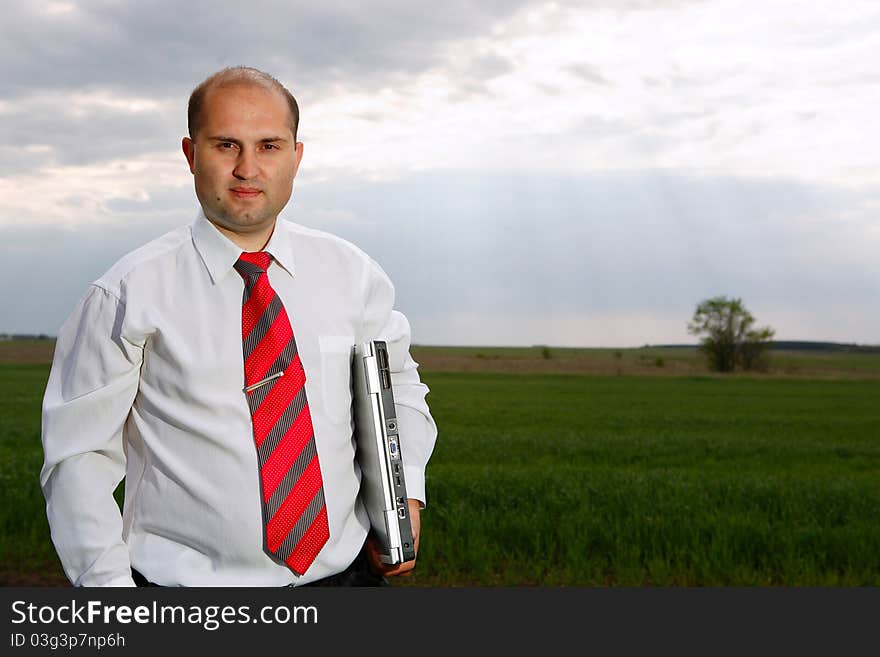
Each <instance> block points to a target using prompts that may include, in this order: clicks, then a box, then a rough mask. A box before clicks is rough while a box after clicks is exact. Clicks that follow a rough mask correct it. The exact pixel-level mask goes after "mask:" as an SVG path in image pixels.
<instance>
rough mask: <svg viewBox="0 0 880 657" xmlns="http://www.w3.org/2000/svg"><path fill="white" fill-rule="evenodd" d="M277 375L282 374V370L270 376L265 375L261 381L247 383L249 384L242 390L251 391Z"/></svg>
mask: <svg viewBox="0 0 880 657" xmlns="http://www.w3.org/2000/svg"><path fill="white" fill-rule="evenodd" d="M279 376H284V372H278V374H273V375H272V376H267V377H266V378H265V379H263V380H262V381H257V382H256V383H254V384H253V385H249V386H247V387H246V388H245V389H244V391H245V392H251V391H253V390H256V389H257V388H259V387H260V386H261V385H264V384H266V383H269V381H272V380H273V379H277V378H278V377H279Z"/></svg>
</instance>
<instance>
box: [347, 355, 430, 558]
mask: <svg viewBox="0 0 880 657" xmlns="http://www.w3.org/2000/svg"><path fill="white" fill-rule="evenodd" d="M352 369H353V376H352V382H353V393H354V425H355V431H354V434H355V440H356V443H357V461H358V464H359V465H360V467H361V488H360V493H359V495H360V497H361V499H362V501H363V503H364V506H365V507H366V510H367V514H368V515H369V517H370V525H371V526H372V530H373V533H374V535H375V537H376V539H377V542H378V544H379V546H380V549H381V552H382V561H383V562H384V563H387V564H397V563H401V562H404V561H411V560H412V559H415V545H414V541H413V535H412V525H411V524H410V517H409V504H408V502H407V499H408V498H407V494H406V480H405V479H404V474H403V457H402V453H401V444H400V434H399V431H398V424H397V417H396V413H395V410H394V393H393V391H392V387H391V370H390V368H389V364H388V350H387V345H386V344H385V342H384V341H382V340H372V341H369V342H363V343H360V344H358V345H355V349H354V361H353V368H352Z"/></svg>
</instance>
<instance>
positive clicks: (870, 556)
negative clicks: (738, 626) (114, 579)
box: [0, 348, 880, 586]
mask: <svg viewBox="0 0 880 657" xmlns="http://www.w3.org/2000/svg"><path fill="white" fill-rule="evenodd" d="M429 349H432V350H433V353H427V350H429ZM585 351H589V350H572V352H571V353H568V354H566V353H565V351H564V350H552V351H551V353H550V354H549V355H548V354H547V353H546V352H544V351H542V350H541V349H539V348H536V349H533V350H514V351H512V352H510V353H507V352H504V351H503V350H502V351H500V352H499V351H494V350H491V349H483V350H470V351H467V352H466V353H464V354H462V352H461V351H460V350H448V351H445V350H442V349H438V348H420V351H417V353H416V358H417V360H420V362H422V363H423V370H424V371H423V373H422V374H423V379H424V381H425V382H426V383H427V384H428V385H429V386H430V388H431V394H430V395H429V398H428V400H429V403H430V405H431V408H432V412H433V413H434V417H435V419H436V421H437V424H438V426H439V428H440V435H439V438H438V441H437V447H436V450H435V453H434V457H433V459H432V461H431V463H430V465H429V468H428V479H427V487H428V509H426V510H425V512H424V513H423V534H422V541H421V548H420V555H419V565H418V567H417V569H416V571H415V573H414V574H413V575H412V576H410V577H408V578H400V579H398V580H397V582H398V583H400V584H405V585H407V586H468V585H477V586H493V585H539V584H546V585H603V586H604V585H623V586H629V585H649V586H653V585H696V586H711V585H746V586H749V585H759V586H761V585H788V586H815V585H820V586H824V585H833V586H862V585H872V586H877V585H880V404H878V403H877V400H878V399H880V377H877V376H876V374H877V371H876V370H875V369H874V368H875V367H877V366H878V365H877V363H876V360H875V358H876V357H875V356H872V355H852V354H841V355H833V356H828V357H827V358H826V359H825V360H822V358H824V357H822V356H816V355H798V354H790V355H788V357H789V358H790V361H789V362H788V364H787V365H786V366H787V367H789V368H794V370H795V371H797V372H799V373H801V374H800V376H794V375H793V374H792V373H791V372H789V374H787V375H786V374H785V373H784V372H780V371H778V370H777V371H776V373H771V375H769V376H754V377H743V376H734V377H719V376H703V375H699V376H692V375H681V374H678V373H677V372H680V370H675V369H674V367H673V366H672V365H671V363H673V362H674V361H672V360H669V359H671V358H672V357H673V356H674V355H667V356H662V355H661V356H657V355H651V356H649V357H648V358H647V359H646V358H645V357H644V355H645V352H644V350H624V351H623V352H622V353H621V355H619V356H618V355H616V354H615V351H618V350H595V353H592V354H589V353H588V354H586V355H585V354H584V352H585ZM2 356H3V354H2V353H0V360H2ZM658 357H660V358H663V362H662V364H659V365H658V364H657V360H656V359H657V358H658ZM678 357H680V358H683V359H687V358H693V354H691V355H690V356H688V355H687V354H684V353H681V354H679V355H678ZM590 358H593V360H590ZM817 358H819V359H820V360H822V362H820V363H819V364H818V365H817V364H816V362H815V359H817ZM829 358H830V359H831V360H828V359H829ZM578 359H580V361H579V364H577V365H576V366H575V365H572V364H571V362H572V361H578ZM834 359H837V360H834ZM548 361H549V362H551V363H553V364H554V365H555V366H556V367H557V368H558V369H559V370H560V371H569V370H578V371H587V372H589V371H590V368H591V367H593V366H594V365H595V368H596V371H597V372H599V371H601V372H603V373H602V374H597V373H592V374H591V373H567V374H566V373H555V374H551V373H543V370H542V369H541V368H543V367H546V366H547V362H548ZM554 361H555V363H554ZM462 362H466V364H467V366H466V367H459V365H461V363H462ZM523 362H528V363H531V364H532V365H531V366H529V367H523ZM429 363H431V364H433V367H432V368H431V367H428V364H429ZM511 363H512V364H511ZM609 363H610V367H611V368H612V371H610V372H609V371H608V370H607V368H606V365H608V364H609ZM829 363H830V364H829ZM866 363H867V365H866ZM690 366H692V367H697V365H696V364H694V363H693V362H691V365H690ZM457 367H458V368H459V370H465V371H447V370H454V369H455V368H457ZM480 367H483V369H484V370H492V369H499V370H501V371H495V372H492V371H478V370H479V368H480ZM616 367H620V371H621V374H620V375H618V374H616V372H615V371H614V370H615V368H616ZM682 367H683V366H682ZM817 367H818V368H820V369H821V370H822V372H823V373H825V374H827V375H817V376H815V377H811V378H804V375H803V373H804V372H807V371H809V372H814V371H815V369H816V368H817ZM638 368H645V369H646V370H648V373H655V372H659V373H665V374H666V375H665V376H646V375H642V374H639V375H636V374H628V373H627V372H630V371H636V370H637V369H638ZM822 368H824V369H822ZM529 370H537V371H529ZM829 373H830V374H829ZM47 376H48V365H46V364H41V363H35V364H28V363H19V364H14V363H0V450H2V452H0V455H2V460H0V491H2V496H3V501H4V504H3V506H2V509H0V514H2V520H0V523H2V524H0V564H2V565H0V583H3V584H7V585H8V584H22V583H33V584H53V583H55V584H58V583H64V581H65V580H64V579H63V575H62V574H61V571H60V567H59V566H58V563H57V559H56V557H55V555H54V550H53V548H52V546H51V543H50V542H49V539H48V527H47V525H46V520H45V512H44V502H43V498H42V495H41V493H40V490H39V486H38V482H37V477H38V473H39V468H40V464H41V451H40V444H39V407H40V400H41V397H42V393H43V389H44V387H45V382H46V378H47ZM404 449H405V444H404Z"/></svg>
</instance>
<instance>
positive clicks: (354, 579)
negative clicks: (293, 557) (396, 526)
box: [131, 548, 390, 586]
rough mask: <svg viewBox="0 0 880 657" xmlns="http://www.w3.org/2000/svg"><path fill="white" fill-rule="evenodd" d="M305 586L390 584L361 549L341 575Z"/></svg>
mask: <svg viewBox="0 0 880 657" xmlns="http://www.w3.org/2000/svg"><path fill="white" fill-rule="evenodd" d="M131 576H132V579H134V583H135V584H137V585H138V586H160V585H159V584H154V583H153V582H151V581H149V580H148V579H147V578H146V577H144V576H143V575H141V574H140V573H139V572H138V571H136V570H135V569H134V568H132V569H131ZM303 586H390V584H389V582H388V579H387V578H386V577H385V576H384V575H377V574H376V573H374V572H373V571H372V570H371V569H370V562H369V560H368V559H367V555H366V553H365V552H364V548H361V551H360V552H358V555H357V556H356V557H355V558H354V561H352V562H351V565H350V566H349V567H348V568H346V569H345V570H343V571H342V572H341V573H336V574H335V575H330V576H329V577H324V578H323V579H318V580H315V581H314V582H309V583H308V584H303Z"/></svg>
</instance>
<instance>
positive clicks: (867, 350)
mask: <svg viewBox="0 0 880 657" xmlns="http://www.w3.org/2000/svg"><path fill="white" fill-rule="evenodd" d="M54 339H55V336H54V335H46V334H45V333H39V334H34V333H0V340H54ZM699 346H700V345H697V344H646V345H644V347H642V348H643V349H648V348H654V349H696V348H697V347H699ZM770 349H775V350H780V351H782V350H785V351H825V352H828V351H831V352H838V353H844V352H848V353H859V354H880V345H868V344H856V343H851V344H850V343H846V342H809V341H806V340H776V341H772V342H770Z"/></svg>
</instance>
